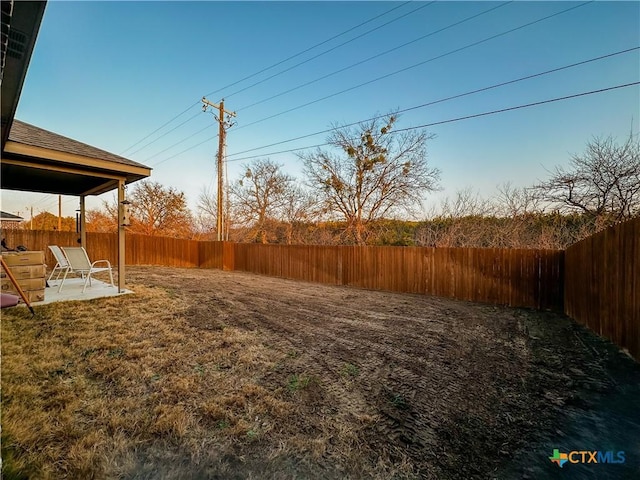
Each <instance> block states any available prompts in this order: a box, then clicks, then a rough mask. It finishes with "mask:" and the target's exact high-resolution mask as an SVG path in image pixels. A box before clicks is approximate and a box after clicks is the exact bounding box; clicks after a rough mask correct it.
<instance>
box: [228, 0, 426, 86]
mask: <svg viewBox="0 0 640 480" xmlns="http://www.w3.org/2000/svg"><path fill="white" fill-rule="evenodd" d="M434 3H436V2H435V1H433V2H429V3H427V4H425V5H421V6H420V7H418V8H416V9H413V10H411V11H410V12H407V13H405V14H404V15H401V16H399V17H397V18H394V19H393V20H389V21H388V22H387V23H383V24H382V25H379V26H377V27H375V28H372V29H371V30H367V31H366V32H364V33H362V34H360V35H358V36H357V37H354V38H352V39H350V40H347V41H346V42H343V43H341V44H339V45H336V46H335V47H332V48H330V49H329V50H325V51H324V52H321V53H319V54H317V55H315V56H313V57H311V58H308V59H307V60H304V61H302V62H300V63H296V64H295V65H293V66H291V67H289V68H286V69H284V70H281V71H279V72H278V73H274V74H273V75H271V76H270V77H267V78H265V79H262V80H260V81H258V82H255V83H252V84H251V85H249V86H247V87H244V88H242V89H240V90H237V91H235V92H233V93H230V94H229V95H226V98H229V97H231V96H233V95H236V94H238V93H241V92H244V91H245V90H249V89H250V88H253V87H255V86H256V85H260V84H261V83H264V82H266V81H268V80H271V79H272V78H275V77H277V76H279V75H282V74H283V73H286V72H288V71H290V70H293V69H294V68H298V67H299V66H300V65H304V64H305V63H309V62H310V61H312V60H315V59H316V58H319V57H321V56H323V55H326V54H327V53H329V52H332V51H334V50H336V49H338V48H340V47H343V46H345V45H347V44H348V43H351V42H354V41H355V40H358V39H359V38H362V37H364V36H366V35H369V34H370V33H372V32H375V31H376V30H379V29H381V28H383V27H386V26H387V25H389V24H391V23H393V22H397V21H398V20H400V19H401V18H404V17H406V16H407V15H411V14H412V13H415V12H417V11H418V10H422V9H423V8H426V7H428V6H430V5H433V4H434Z"/></svg>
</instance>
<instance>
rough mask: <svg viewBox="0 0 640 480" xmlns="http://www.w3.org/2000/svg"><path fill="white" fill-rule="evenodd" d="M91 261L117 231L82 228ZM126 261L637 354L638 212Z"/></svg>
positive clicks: (138, 254) (218, 246)
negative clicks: (536, 231) (414, 309)
mask: <svg viewBox="0 0 640 480" xmlns="http://www.w3.org/2000/svg"><path fill="white" fill-rule="evenodd" d="M4 235H5V236H6V239H7V243H8V244H9V245H10V246H12V247H15V246H17V245H25V246H27V247H28V248H29V249H32V250H44V251H46V252H47V253H46V262H47V264H48V265H49V266H50V267H51V266H53V265H54V264H55V261H54V260H53V257H52V256H51V254H50V253H49V252H48V249H47V246H48V245H60V246H67V245H77V237H78V236H77V234H75V233H72V232H55V231H53V232H50V231H29V230H5V231H4ZM87 251H88V253H89V256H90V258H92V259H105V258H106V259H108V260H110V261H111V262H112V263H113V264H116V261H117V236H116V234H109V233H88V234H87ZM126 264H127V265H165V266H174V267H200V268H217V269H224V270H241V271H245V272H253V273H258V274H262V275H270V276H277V277H283V278H291V279H297V280H303V281H310V282H319V283H325V284H333V285H351V286H355V287H363V288H369V289H375V290H390V291H396V292H408V293H423V294H431V295H437V296H442V297H449V298H457V299H460V300H469V301H476V302H486V303H492V304H498V305H510V306H517V307H534V308H539V309H556V310H563V311H564V312H565V313H566V314H567V315H569V316H570V317H572V318H574V319H575V320H577V321H578V322H580V323H583V324H585V325H586V326H588V327H589V328H591V329H592V330H594V331H595V332H597V333H599V334H600V335H602V336H605V337H608V338H610V339H611V340H612V341H613V342H615V343H616V344H618V345H620V346H622V347H624V348H627V349H628V350H629V352H630V353H631V355H633V356H634V357H635V358H636V359H638V360H640V218H636V219H634V220H630V221H628V222H626V223H622V224H619V225H616V226H614V227H611V228H609V229H607V230H604V231H602V232H600V233H597V234H596V235H593V236H592V237H589V238H587V239H585V240H583V241H581V242H578V243H576V244H575V245H572V246H571V247H569V248H568V249H567V250H566V252H562V251H556V250H515V249H494V248H428V247H356V246H317V245H260V244H234V243H229V242H198V241H195V240H183V239H175V238H165V237H147V236H144V235H134V234H127V237H126Z"/></svg>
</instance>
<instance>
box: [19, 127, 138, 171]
mask: <svg viewBox="0 0 640 480" xmlns="http://www.w3.org/2000/svg"><path fill="white" fill-rule="evenodd" d="M9 141H12V142H16V143H21V144H23V145H31V146H33V147H41V148H46V149H49V150H55V151H58V152H64V153H72V154H75V155H81V156H84V157H90V158H99V159H102V160H105V161H108V162H113V163H119V164H122V165H129V166H133V167H140V168H147V169H148V168H149V167H145V166H144V165H142V164H141V163H138V162H134V161H133V160H129V159H128V158H124V157H121V156H119V155H115V154H113V153H110V152H107V151H105V150H100V149H99V148H96V147H92V146H91V145H87V144H86V143H82V142H79V141H77V140H73V139H71V138H68V137H64V136H62V135H58V134H57V133H53V132H50V131H48V130H45V129H43V128H40V127H36V126H34V125H29V124H28V123H25V122H21V121H20V120H18V119H15V120H14V121H13V126H12V127H11V132H10V133H9Z"/></svg>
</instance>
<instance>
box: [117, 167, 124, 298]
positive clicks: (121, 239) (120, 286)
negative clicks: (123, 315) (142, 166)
mask: <svg viewBox="0 0 640 480" xmlns="http://www.w3.org/2000/svg"><path fill="white" fill-rule="evenodd" d="M123 201H124V179H120V180H118V292H120V293H123V292H124V288H125V285H124V259H125V251H124V244H125V242H124V240H125V231H124V226H123V225H122V222H123V219H124V205H123V204H122V202H123Z"/></svg>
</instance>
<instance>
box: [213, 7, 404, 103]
mask: <svg viewBox="0 0 640 480" xmlns="http://www.w3.org/2000/svg"><path fill="white" fill-rule="evenodd" d="M409 3H411V1H409V2H404V3H402V4H400V5H398V6H396V7H393V8H392V9H391V10H387V11H385V12H384V13H381V14H380V15H376V16H375V17H373V18H370V19H369V20H366V21H364V22H362V23H359V24H358V25H356V26H355V27H351V28H349V29H348V30H345V31H344V32H341V33H339V34H337V35H334V36H333V37H331V38H328V39H327V40H324V41H322V42H320V43H316V44H315V45H313V46H311V47H309V48H307V49H305V50H302V51H301V52H298V53H296V54H294V55H291V56H290V57H287V58H285V59H284V60H280V61H279V62H277V63H274V64H273V65H270V66H268V67H266V68H263V69H262V70H259V71H257V72H255V73H252V74H251V75H249V76H247V77H244V78H241V79H240V80H237V81H235V82H233V83H230V84H229V85H227V86H225V87H222V88H219V89H218V90H215V91H213V92H210V93H207V94H206V95H205V97H209V96H211V95H213V94H215V93H218V92H220V91H222V90H226V89H227V88H229V87H233V86H234V85H237V84H238V83H240V82H244V81H245V80H248V79H250V78H253V77H255V76H256V75H259V74H261V73H263V72H266V71H267V70H271V69H272V68H274V67H277V66H278V65H282V64H283V63H285V62H288V61H289V60H292V59H294V58H296V57H299V56H300V55H303V54H305V53H307V52H309V51H311V50H313V49H314V48H317V47H320V46H322V45H324V44H325V43H328V42H330V41H331V40H335V39H336V38H338V37H341V36H342V35H346V34H347V33H349V32H351V31H353V30H355V29H357V28H360V27H362V26H363V25H366V24H367V23H371V22H372V21H374V20H376V19H378V18H380V17H383V16H385V15H388V14H389V13H391V12H393V11H394V10H397V9H398V8H402V7H404V6H405V5H407V4H409Z"/></svg>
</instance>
